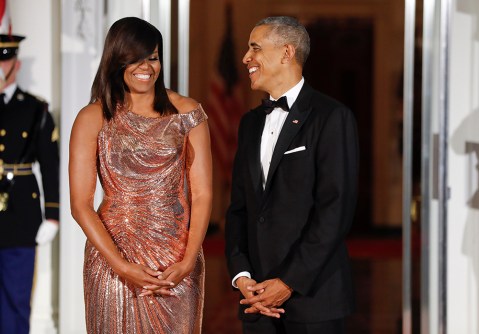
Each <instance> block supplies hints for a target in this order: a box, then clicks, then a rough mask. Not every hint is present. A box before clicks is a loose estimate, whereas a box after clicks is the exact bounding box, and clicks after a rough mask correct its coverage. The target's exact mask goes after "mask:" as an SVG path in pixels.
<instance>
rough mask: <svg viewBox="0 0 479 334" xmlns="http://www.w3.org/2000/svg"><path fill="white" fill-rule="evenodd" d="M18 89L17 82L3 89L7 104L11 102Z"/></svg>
mask: <svg viewBox="0 0 479 334" xmlns="http://www.w3.org/2000/svg"><path fill="white" fill-rule="evenodd" d="M16 90H17V83H16V82H14V83H12V84H11V85H8V86H7V87H5V88H4V89H3V92H2V93H3V94H5V98H4V100H5V104H8V103H9V102H10V100H11V99H12V97H13V94H15V91H16Z"/></svg>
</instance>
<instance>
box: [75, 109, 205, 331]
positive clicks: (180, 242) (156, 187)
mask: <svg viewBox="0 0 479 334" xmlns="http://www.w3.org/2000/svg"><path fill="white" fill-rule="evenodd" d="M206 118H207V116H206V114H205V113H204V111H203V109H202V108H201V106H200V105H199V106H198V107H197V109H195V110H192V111H191V112H189V113H185V114H174V115H169V116H163V117H160V118H149V117H144V116H140V115H137V114H134V113H132V112H130V111H124V110H119V111H118V112H117V113H116V115H115V117H114V118H113V119H112V120H110V121H109V122H106V123H105V125H104V126H103V128H102V130H101V131H100V133H99V137H98V171H99V174H100V181H101V184H102V187H103V190H104V198H103V202H102V204H101V206H100V208H99V209H98V214H99V216H100V218H101V220H102V222H103V224H104V225H105V227H106V229H107V230H108V232H109V233H110V235H111V237H112V239H113V241H114V242H115V244H116V245H117V247H118V250H119V251H120V252H121V254H122V255H123V256H124V258H125V259H127V260H128V261H130V262H132V263H141V264H143V265H146V266H148V267H150V268H153V269H155V270H160V271H163V270H165V269H166V268H167V267H168V266H170V265H172V264H173V263H176V262H178V261H180V260H181V259H182V257H183V254H184V251H185V248H186V242H187V238H188V223H189V216H190V206H189V202H188V188H187V178H186V175H185V174H186V169H185V166H186V161H185V158H186V149H187V146H186V140H187V136H188V132H189V130H191V129H192V128H193V127H195V126H197V125H198V124H200V123H201V122H203V121H204V120H206ZM84 289H85V304H86V323H87V330H88V333H90V334H91V333H102V334H117V333H123V334H148V333H155V334H156V333H174V334H180V333H199V332H200V331H201V319H202V312H203V298H204V259H203V254H202V253H201V254H200V255H199V256H198V260H197V263H196V267H195V269H194V270H193V272H192V273H191V274H190V275H189V276H187V277H186V278H185V279H184V280H183V281H182V282H181V283H180V284H179V285H178V286H176V287H175V288H174V289H173V291H174V293H175V295H174V296H172V297H161V296H144V297H139V296H138V295H139V294H140V292H141V288H139V287H136V286H134V285H132V284H131V283H129V282H125V281H124V280H123V279H121V278H119V277H118V275H116V274H115V273H114V272H113V270H112V269H111V268H110V266H109V265H108V263H107V262H106V261H105V259H104V258H103V257H102V256H101V255H100V253H99V252H98V251H97V250H96V249H95V248H94V247H93V246H92V245H91V243H89V242H88V241H87V243H86V247H85V263H84Z"/></svg>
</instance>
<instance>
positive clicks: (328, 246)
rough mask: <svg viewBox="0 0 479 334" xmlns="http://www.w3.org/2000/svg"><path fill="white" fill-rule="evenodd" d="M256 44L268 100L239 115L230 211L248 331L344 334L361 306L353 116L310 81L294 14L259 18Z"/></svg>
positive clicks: (303, 37)
mask: <svg viewBox="0 0 479 334" xmlns="http://www.w3.org/2000/svg"><path fill="white" fill-rule="evenodd" d="M248 46H249V48H248V51H247V52H246V54H245V56H244V58H243V63H244V64H245V65H246V67H247V69H248V71H249V77H250V80H251V88H252V89H253V90H261V91H264V92H266V93H268V94H269V99H265V100H263V104H262V105H260V106H258V107H257V108H255V109H253V110H251V111H250V112H249V113H247V114H245V115H244V117H243V118H242V120H241V123H240V127H239V134H238V149H237V152H236V157H235V163H234V167H233V183H232V194H231V204H230V207H229V209H228V212H227V216H226V257H227V262H228V269H229V272H230V275H231V277H232V284H233V286H234V287H235V288H238V289H239V290H240V291H241V294H242V295H243V299H242V300H241V301H240V304H241V305H240V318H241V320H242V321H243V332H244V333H261V334H268V333H295V334H298V333H299V334H301V333H321V334H323V333H343V332H344V327H345V322H344V319H345V317H346V316H347V315H349V314H350V313H351V312H352V311H353V308H354V298H353V287H352V278H351V270H350V265H349V256H348V252H347V248H346V244H345V237H346V234H347V233H348V230H349V228H350V225H351V221H352V219H353V215H354V210H355V205H356V193H357V185H356V183H357V175H358V143H357V131H356V124H355V120H354V117H353V115H352V113H351V111H350V110H349V109H348V108H346V107H345V106H344V105H342V104H341V103H339V102H337V101H335V100H333V99H332V98H330V97H327V96H325V95H323V94H321V93H320V92H318V91H316V90H314V89H313V88H311V87H310V86H309V85H308V84H307V83H305V82H304V78H303V77H302V70H303V65H304V63H305V61H306V59H307V57H308V54H309V36H308V33H307V32H306V29H305V28H304V27H303V26H302V25H301V24H300V23H299V22H298V21H297V20H296V19H294V18H291V17H270V18H266V19H263V20H261V21H260V22H258V23H257V24H256V26H255V28H254V29H253V31H252V32H251V35H250V39H249V43H248ZM318 75H320V74H318Z"/></svg>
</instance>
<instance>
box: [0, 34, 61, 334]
mask: <svg viewBox="0 0 479 334" xmlns="http://www.w3.org/2000/svg"><path fill="white" fill-rule="evenodd" d="M23 39H24V37H23V36H15V35H10V34H0V93H1V94H0V334H28V333H29V331H30V303H31V291H32V284H33V274H34V264H35V246H36V241H35V240H38V241H39V242H42V243H44V242H45V240H52V239H53V238H54V236H55V234H56V231H57V230H58V225H57V224H56V223H54V222H52V220H53V221H58V213H59V154H58V143H57V141H58V130H57V129H56V127H55V125H54V122H53V118H52V116H51V115H50V113H49V112H48V105H47V104H46V103H45V102H44V101H41V100H39V99H38V98H36V97H34V96H33V95H30V94H28V93H26V92H24V91H22V90H21V89H20V88H18V87H17V84H16V83H15V79H16V73H17V71H18V69H19V67H20V63H19V62H18V60H17V58H16V57H17V52H18V46H19V42H20V41H21V40H23ZM35 162H38V163H39V165H40V171H41V174H42V185H43V194H44V199H45V205H44V210H43V211H44V213H45V218H46V219H47V220H48V221H45V222H44V223H42V221H43V215H42V209H41V205H40V191H39V187H38V183H37V179H36V177H35V175H33V173H32V164H33V163H35ZM40 226H41V228H40ZM52 226H54V227H53V228H52ZM39 229H40V232H41V233H37V232H38V231H39Z"/></svg>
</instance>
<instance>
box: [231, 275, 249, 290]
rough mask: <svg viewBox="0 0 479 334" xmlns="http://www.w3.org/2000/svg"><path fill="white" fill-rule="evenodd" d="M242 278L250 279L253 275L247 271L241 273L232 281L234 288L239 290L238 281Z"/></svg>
mask: <svg viewBox="0 0 479 334" xmlns="http://www.w3.org/2000/svg"><path fill="white" fill-rule="evenodd" d="M240 277H248V278H251V274H250V273H249V272H247V271H242V272H240V273H239V274H238V275H236V276H235V277H233V279H232V280H231V285H232V286H233V288H236V289H238V286H237V285H236V280H237V279H238V278H240Z"/></svg>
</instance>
